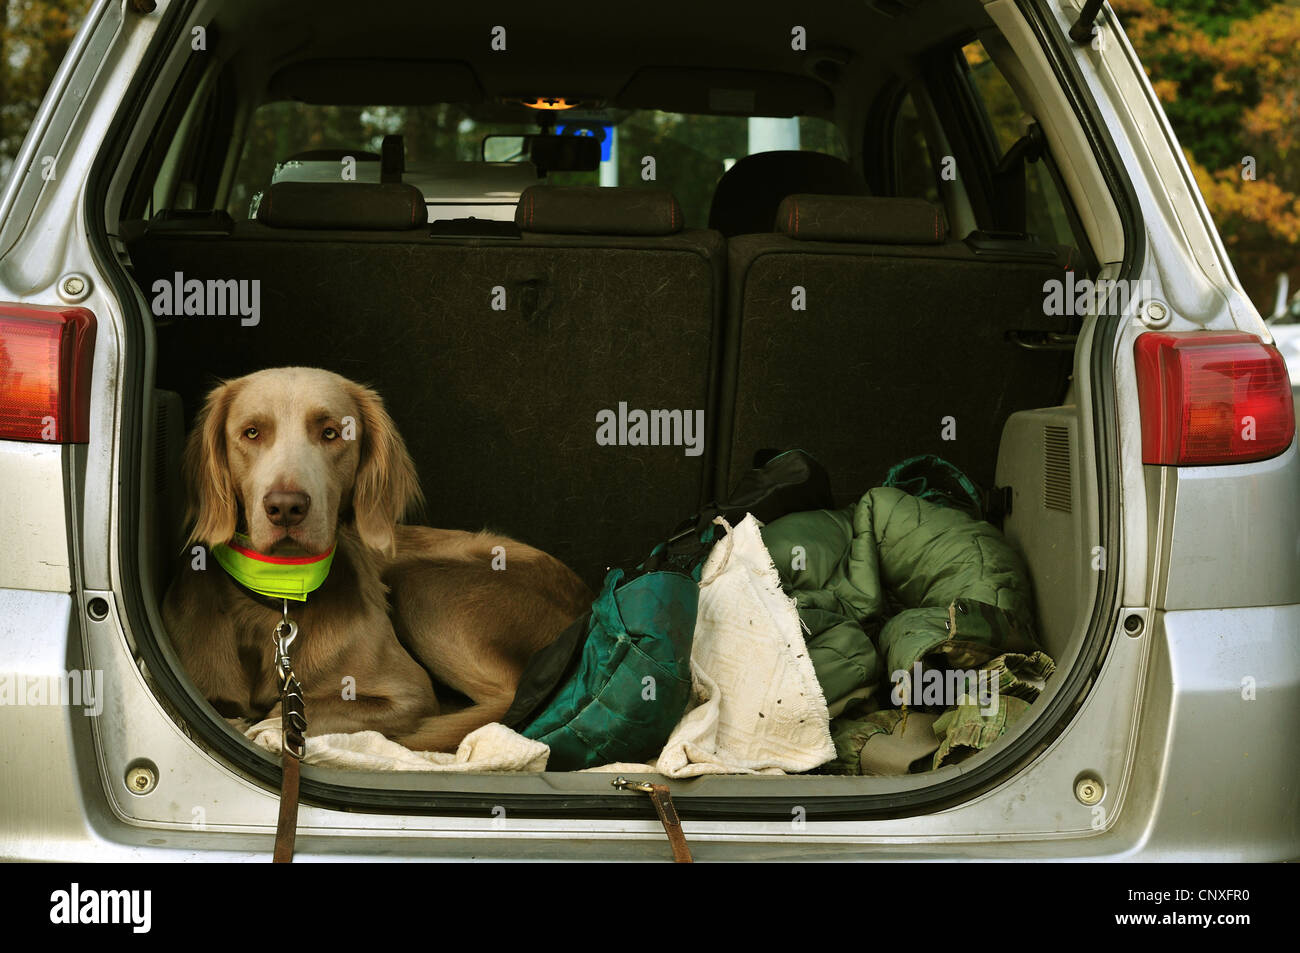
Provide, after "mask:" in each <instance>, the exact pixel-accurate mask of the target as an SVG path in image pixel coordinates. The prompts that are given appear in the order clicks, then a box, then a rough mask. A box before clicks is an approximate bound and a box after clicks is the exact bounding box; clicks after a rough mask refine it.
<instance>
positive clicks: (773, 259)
mask: <svg viewBox="0 0 1300 953" xmlns="http://www.w3.org/2000/svg"><path fill="white" fill-rule="evenodd" d="M776 227H777V230H778V233H777V234H770V235H745V236H739V237H736V238H733V239H731V240H730V241H729V242H728V246H729V251H728V288H729V291H728V296H729V303H728V323H727V328H726V331H725V337H726V340H727V342H728V343H727V347H726V352H725V354H724V358H723V360H724V379H725V381H726V384H725V386H724V388H723V398H722V403H721V411H720V417H721V420H722V421H723V432H722V433H721V434H720V438H719V443H720V448H721V449H720V455H719V460H718V474H717V479H718V480H719V482H720V484H724V485H731V484H732V483H734V482H735V480H736V479H738V478H739V476H740V475H741V474H742V473H743V472H744V471H745V469H747V468H748V467H750V466H752V465H753V463H754V458H755V456H756V455H762V454H764V453H765V452H766V451H769V450H779V449H786V448H789V447H795V446H799V447H803V448H804V449H806V450H808V451H809V452H811V453H812V454H814V455H815V456H816V457H818V458H819V459H820V460H821V461H822V462H823V463H824V464H825V465H826V466H827V468H828V469H829V471H830V473H831V475H832V480H833V483H834V489H835V492H836V498H837V501H838V502H840V503H847V502H849V501H851V500H853V499H855V498H857V496H858V495H860V494H861V493H862V492H863V491H864V490H865V489H866V488H867V487H870V486H874V485H876V484H878V483H879V481H880V480H881V479H882V478H883V477H884V476H885V473H886V472H887V469H888V467H889V466H890V465H892V464H894V463H896V462H898V461H900V460H902V459H905V458H906V457H909V456H912V455H914V454H921V453H934V454H938V455H940V456H943V457H945V458H947V459H949V460H951V461H952V462H953V463H956V464H957V465H958V466H960V467H961V468H962V469H963V470H965V471H966V472H967V473H968V474H969V475H970V476H971V477H972V478H973V479H975V480H976V481H977V482H979V483H980V484H981V485H983V486H985V487H989V486H991V485H992V480H993V468H994V464H995V461H996V457H997V446H998V440H999V438H1000V435H1001V432H1002V426H1003V424H1004V423H1005V421H1006V419H1007V417H1008V416H1009V415H1010V414H1011V413H1013V412H1014V411H1017V410H1023V409H1028V408H1032V407H1041V406H1051V405H1054V404H1057V403H1059V402H1060V400H1061V398H1062V397H1063V395H1064V392H1065V387H1066V384H1067V381H1068V375H1069V373H1070V365H1071V357H1070V354H1069V353H1068V352H1067V353H1063V352H1060V351H1032V350H1026V349H1024V348H1023V347H1021V346H1018V345H1017V344H1016V343H1014V342H1013V341H1012V340H1009V339H1008V332H1010V331H1020V330H1023V331H1034V332H1067V331H1070V330H1073V327H1071V326H1070V325H1071V319H1069V318H1065V317H1049V316H1047V315H1045V314H1044V307H1043V301H1044V292H1043V284H1044V282H1045V281H1046V280H1048V279H1052V278H1063V277H1064V271H1065V270H1066V269H1069V268H1071V267H1073V258H1075V257H1077V256H1076V255H1074V254H1073V253H1072V252H1071V251H1070V250H1068V249H1063V248H1058V247H1056V246H1046V245H1041V244H1038V243H1035V242H1030V241H1016V242H1007V241H999V242H979V241H952V240H950V239H949V238H948V235H947V225H946V222H945V220H944V215H943V211H942V209H940V208H938V207H936V206H934V205H932V204H930V203H928V202H924V201H920V200H913V199H897V198H868V197H846V196H819V195H792V196H790V197H788V198H787V199H785V200H784V201H783V202H782V204H781V205H780V207H779V209H778V212H777V216H776Z"/></svg>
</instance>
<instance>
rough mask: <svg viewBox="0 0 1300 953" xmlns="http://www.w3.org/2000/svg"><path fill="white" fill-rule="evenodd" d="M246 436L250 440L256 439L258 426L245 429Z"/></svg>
mask: <svg viewBox="0 0 1300 953" xmlns="http://www.w3.org/2000/svg"><path fill="white" fill-rule="evenodd" d="M244 436H245V437H247V438H248V439H249V440H256V439H257V428H256V427H249V428H248V429H247V430H245V431H244Z"/></svg>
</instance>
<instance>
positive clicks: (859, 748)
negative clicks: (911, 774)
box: [821, 708, 939, 775]
mask: <svg viewBox="0 0 1300 953" xmlns="http://www.w3.org/2000/svg"><path fill="white" fill-rule="evenodd" d="M935 718H936V716H934V715H926V714H923V713H917V714H914V715H912V716H911V717H906V716H905V714H904V713H903V712H902V711H900V710H899V709H896V708H883V709H880V710H878V711H874V712H871V713H870V714H868V715H866V716H865V717H860V718H858V717H845V718H837V719H835V720H834V721H833V722H832V723H831V740H832V741H834V743H835V760H834V761H831V762H829V763H828V764H825V765H823V766H822V768H821V771H822V772H823V773H825V774H872V775H890V774H906V773H908V769H909V767H910V766H911V765H912V764H913V763H915V762H916V761H918V760H919V759H921V758H927V760H928V757H927V756H930V755H932V754H933V753H934V751H935V749H937V748H938V747H939V739H937V738H936V737H935V734H934V730H933V725H934V722H935Z"/></svg>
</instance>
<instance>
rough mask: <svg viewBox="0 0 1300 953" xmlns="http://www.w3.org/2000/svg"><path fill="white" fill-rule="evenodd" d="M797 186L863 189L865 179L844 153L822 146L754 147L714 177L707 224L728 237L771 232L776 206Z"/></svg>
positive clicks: (825, 191)
mask: <svg viewBox="0 0 1300 953" xmlns="http://www.w3.org/2000/svg"><path fill="white" fill-rule="evenodd" d="M796 192H815V193H817V194H819V195H866V194H867V183H866V181H865V180H864V179H863V178H862V176H861V175H859V174H858V173H857V172H855V171H853V169H852V168H851V167H850V166H849V164H848V163H847V162H845V161H844V160H843V159H837V158H836V157H835V156H830V155H826V154H825V153H823V152H798V151H785V152H756V153H754V154H753V155H752V156H745V158H743V159H741V160H739V161H738V162H737V163H736V164H735V165H733V166H732V167H731V168H730V169H728V170H727V172H726V173H725V174H724V175H723V176H722V178H721V179H720V180H719V181H718V187H717V188H716V189H714V191H713V205H712V207H711V208H710V209H709V228H713V229H716V230H718V231H720V232H722V234H723V235H725V236H726V237H728V238H730V237H731V236H733V235H752V234H754V233H756V232H770V231H772V228H773V220H774V219H775V218H776V209H777V206H778V205H780V204H781V200H782V199H784V198H785V197H786V196H787V195H794V194H795V193H796Z"/></svg>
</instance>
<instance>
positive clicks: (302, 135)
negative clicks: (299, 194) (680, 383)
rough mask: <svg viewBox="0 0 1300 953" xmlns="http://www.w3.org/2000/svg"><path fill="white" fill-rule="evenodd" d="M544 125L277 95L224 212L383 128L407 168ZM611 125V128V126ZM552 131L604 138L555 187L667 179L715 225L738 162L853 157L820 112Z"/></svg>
mask: <svg viewBox="0 0 1300 953" xmlns="http://www.w3.org/2000/svg"><path fill="white" fill-rule="evenodd" d="M540 128H541V127H540V126H539V125H537V124H524V123H502V122H485V121H482V120H480V119H475V118H474V117H473V116H471V115H470V114H469V112H468V111H467V109H466V107H464V106H460V105H456V104H451V103H443V104H439V105H432V106H317V105H309V104H305V103H298V102H273V103H267V104H265V105H263V106H261V107H260V108H259V109H258V110H257V111H256V112H255V113H254V115H253V119H252V122H251V123H250V125H249V130H248V136H247V138H246V139H245V142H244V149H243V154H242V156H241V158H240V162H239V166H238V169H237V170H236V178H235V183H234V186H233V189H232V191H231V195H230V200H229V202H228V203H227V211H229V212H230V214H231V215H232V216H234V217H235V218H247V217H249V207H250V201H251V200H252V199H253V197H254V196H255V195H257V194H258V193H259V192H260V191H261V190H263V189H265V188H266V186H267V185H268V184H269V183H270V181H271V176H272V174H273V173H274V171H275V167H276V164H277V163H280V162H283V161H284V160H285V159H287V158H289V157H290V156H293V155H297V154H299V153H302V152H307V151H311V150H317V149H354V150H357V151H360V152H371V153H378V152H379V148H380V143H381V142H382V140H383V137H384V136H385V135H388V134H391V133H400V134H401V135H402V136H403V138H404V140H405V147H406V162H407V166H408V167H410V166H412V165H416V164H420V163H430V162H448V161H453V162H457V161H458V162H478V161H481V160H482V157H483V139H484V137H485V136H488V135H493V136H524V135H530V134H534V133H537V132H538V131H539V130H540ZM611 131H612V132H611ZM554 132H556V133H561V134H570V135H575V134H577V135H593V134H594V135H596V136H597V138H601V136H602V135H603V136H604V137H605V139H606V141H604V142H602V145H601V163H600V168H599V169H597V170H596V171H592V172H552V173H551V174H549V175H548V176H547V177H546V179H545V181H546V182H547V183H549V184H552V185H605V186H613V185H619V186H642V185H645V186H662V187H666V188H669V189H671V190H672V191H673V193H674V194H675V195H676V196H677V200H678V201H679V202H680V203H681V206H682V210H683V212H684V214H685V217H686V225H687V227H689V228H704V227H706V226H707V224H708V217H709V203H710V202H711V200H712V198H713V189H714V186H716V185H717V182H718V179H719V178H720V177H721V176H722V174H723V172H725V171H726V170H727V169H728V168H730V167H731V165H732V163H734V162H735V161H736V160H737V159H739V158H742V157H743V156H746V155H749V154H750V153H751V152H765V151H768V150H770V149H804V150H807V151H812V152H825V153H829V154H830V155H834V156H838V157H839V158H842V159H843V158H847V155H848V154H847V151H846V149H845V147H844V142H843V139H842V138H841V136H840V134H839V131H838V130H837V129H836V128H835V126H834V125H833V124H832V123H830V122H828V121H826V120H824V119H818V118H814V117H807V116H804V117H798V118H794V119H767V118H749V117H745V116H706V115H686V114H682V113H668V112H659V111H654V110H640V111H631V112H630V111H627V110H608V111H602V112H596V111H584V112H581V113H579V112H576V111H574V112H571V113H557V114H555V128H554Z"/></svg>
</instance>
